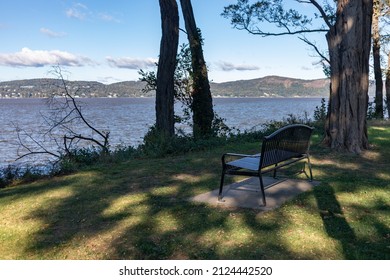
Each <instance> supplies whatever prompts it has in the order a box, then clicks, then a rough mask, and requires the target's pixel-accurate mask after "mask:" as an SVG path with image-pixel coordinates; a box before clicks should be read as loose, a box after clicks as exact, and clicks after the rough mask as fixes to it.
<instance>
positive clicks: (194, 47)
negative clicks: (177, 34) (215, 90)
mask: <svg viewBox="0 0 390 280" xmlns="http://www.w3.org/2000/svg"><path fill="white" fill-rule="evenodd" d="M180 3H181V9H182V12H183V17H184V22H185V27H186V31H187V36H188V41H189V43H190V49H191V56H192V70H193V89H192V100H193V103H192V112H193V123H194V127H193V134H194V137H196V138H197V137H205V136H208V135H211V133H212V122H213V119H214V110H213V102H212V97H211V91H210V84H209V79H208V74H207V67H206V62H205V59H204V56H203V49H202V38H201V34H200V31H199V29H198V28H197V26H196V22H195V17H194V12H193V9H192V5H191V1H190V0H180Z"/></svg>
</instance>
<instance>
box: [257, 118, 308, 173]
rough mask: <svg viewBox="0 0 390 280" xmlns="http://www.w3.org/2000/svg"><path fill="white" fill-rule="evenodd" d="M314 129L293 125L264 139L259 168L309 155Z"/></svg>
mask: <svg viewBox="0 0 390 280" xmlns="http://www.w3.org/2000/svg"><path fill="white" fill-rule="evenodd" d="M313 129H314V128H313V127H309V126H307V125H303V124H292V125H288V126H285V127H282V128H280V129H278V130H277V131H275V132H274V133H272V134H271V135H269V136H266V137H264V139H263V144H262V146H261V160H260V166H259V168H260V169H261V168H264V167H267V166H270V165H274V164H276V163H279V162H281V161H285V160H288V159H291V158H296V157H302V156H305V155H307V154H308V151H309V146H310V137H311V134H312V131H313Z"/></svg>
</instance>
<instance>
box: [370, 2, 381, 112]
mask: <svg viewBox="0 0 390 280" xmlns="http://www.w3.org/2000/svg"><path fill="white" fill-rule="evenodd" d="M381 1H382V0H374V8H373V17H372V55H373V59H374V75H375V117H376V118H379V119H383V79H382V68H381V43H380V34H379V17H380V13H381V6H382V2H381Z"/></svg>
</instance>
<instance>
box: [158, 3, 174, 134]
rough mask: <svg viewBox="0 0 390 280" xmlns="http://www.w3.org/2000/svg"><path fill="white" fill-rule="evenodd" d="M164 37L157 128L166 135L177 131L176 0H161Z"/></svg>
mask: <svg viewBox="0 0 390 280" xmlns="http://www.w3.org/2000/svg"><path fill="white" fill-rule="evenodd" d="M159 1H160V11H161V27H162V37H161V44H160V57H159V61H158V68H157V89H156V129H157V130H158V132H159V133H162V134H163V136H164V137H171V136H173V135H174V133H175V122H174V92H175V90H174V73H175V68H176V55H177V48H178V44H179V11H178V7H177V3H176V0H159Z"/></svg>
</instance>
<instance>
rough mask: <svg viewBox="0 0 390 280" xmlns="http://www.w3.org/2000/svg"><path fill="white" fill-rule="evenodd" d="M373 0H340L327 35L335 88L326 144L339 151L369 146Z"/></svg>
mask: <svg viewBox="0 0 390 280" xmlns="http://www.w3.org/2000/svg"><path fill="white" fill-rule="evenodd" d="M372 6H373V1H372V0H354V1H350V0H339V1H338V4H337V14H336V23H335V25H334V26H333V27H332V28H331V29H330V30H329V32H328V33H327V35H326V38H327V42H328V47H329V58H330V64H331V65H330V67H331V89H330V98H329V111H328V116H327V125H326V137H325V143H326V144H328V145H329V146H330V147H331V148H332V149H335V150H346V151H349V152H352V153H360V152H361V151H362V150H364V149H368V136H367V120H366V118H367V106H368V82H369V81H368V74H369V56H370V47H371V20H372Z"/></svg>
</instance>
